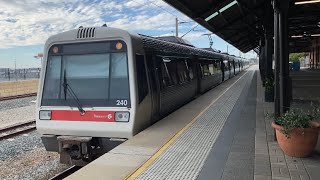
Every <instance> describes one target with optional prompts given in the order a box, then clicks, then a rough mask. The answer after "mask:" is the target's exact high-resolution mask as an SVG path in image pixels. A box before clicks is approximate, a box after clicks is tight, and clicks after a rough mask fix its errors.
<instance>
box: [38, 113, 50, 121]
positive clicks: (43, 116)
mask: <svg viewBox="0 0 320 180" xmlns="http://www.w3.org/2000/svg"><path fill="white" fill-rule="evenodd" d="M39 119H40V120H50V119H51V111H40V112H39Z"/></svg>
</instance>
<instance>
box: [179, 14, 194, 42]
mask: <svg viewBox="0 0 320 180" xmlns="http://www.w3.org/2000/svg"><path fill="white" fill-rule="evenodd" d="M191 22H192V21H188V22H187V21H179V19H178V18H177V17H176V37H179V24H185V23H191ZM182 37H183V36H182ZM182 37H181V38H182Z"/></svg>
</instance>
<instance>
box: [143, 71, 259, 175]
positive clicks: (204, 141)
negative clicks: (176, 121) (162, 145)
mask: <svg viewBox="0 0 320 180" xmlns="http://www.w3.org/2000/svg"><path fill="white" fill-rule="evenodd" d="M252 76H253V71H252V72H248V73H247V74H246V75H244V77H243V78H242V79H240V80H239V81H238V82H237V83H235V84H234V85H233V87H231V88H230V89H229V90H228V91H227V92H225V94H224V95H222V97H220V98H219V99H218V100H217V101H216V102H215V103H214V104H213V105H211V106H210V108H208V110H207V111H206V112H205V113H203V114H202V115H201V116H200V117H199V118H198V120H197V121H196V122H195V123H194V124H192V125H191V126H190V128H189V129H188V130H186V131H185V132H184V133H183V134H182V135H181V136H180V137H179V138H178V139H177V140H176V142H174V143H173V144H172V145H171V146H170V147H169V148H168V149H166V151H165V152H164V153H163V154H161V155H160V156H159V157H158V159H157V160H156V161H155V162H154V163H153V164H152V165H150V166H149V167H148V168H147V169H146V171H144V172H143V173H142V174H141V175H140V176H139V177H138V178H137V179H143V180H145V179H152V180H154V179H170V180H171V179H196V178H197V176H198V174H199V172H200V170H201V168H202V166H203V164H204V162H205V160H206V158H207V156H208V154H209V152H210V149H211V147H212V146H213V144H214V143H215V141H216V139H217V137H218V135H219V133H220V131H221V129H222V127H223V125H224V123H225V122H226V120H227V118H228V116H229V114H230V113H231V111H232V109H233V107H234V105H235V103H236V101H237V100H238V98H239V96H240V94H241V92H242V90H243V88H244V86H245V85H246V84H247V82H248V81H249V80H251V79H252Z"/></svg>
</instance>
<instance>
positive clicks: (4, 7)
mask: <svg viewBox="0 0 320 180" xmlns="http://www.w3.org/2000/svg"><path fill="white" fill-rule="evenodd" d="M176 17H178V19H179V21H184V22H188V23H183V24H180V25H179V36H182V35H183V34H184V33H185V32H187V31H189V30H190V29H191V28H193V27H194V26H196V25H197V23H195V22H193V21H192V20H191V19H189V18H188V17H187V16H185V15H183V14H182V13H180V12H179V11H177V10H175V9H174V8H172V7H171V6H169V5H167V4H166V3H165V2H163V1H161V0H81V1H79V0H14V1H12V0H1V6H0V27H1V31H0V39H1V43H0V67H10V68H12V67H14V65H15V63H16V65H17V67H18V68H30V67H40V60H39V59H36V58H34V56H35V55H37V54H38V53H42V52H43V44H44V43H45V41H46V39H47V38H48V37H49V36H51V35H53V34H57V33H60V32H63V31H67V30H70V29H75V28H78V27H79V26H85V27H87V26H101V25H102V24H104V23H107V25H108V26H111V27H116V28H122V29H126V30H129V31H134V32H137V33H141V34H146V35H150V36H164V35H173V34H174V32H175V18H176ZM205 33H209V31H208V30H206V29H205V28H203V27H201V26H198V27H196V28H195V31H191V32H190V33H188V34H187V35H186V36H184V38H185V39H187V40H189V41H190V42H191V43H192V44H194V45H195V46H197V47H209V40H208V37H207V36H205V35H203V34H205ZM212 39H213V48H215V49H218V50H221V51H226V49H227V45H228V47H229V48H228V49H229V52H230V53H231V54H234V55H239V51H238V50H237V49H236V48H234V47H233V46H231V45H230V44H228V43H226V42H225V41H223V40H222V39H221V38H219V37H217V36H216V35H212ZM241 55H242V56H245V57H247V58H251V57H255V56H256V55H255V54H254V53H252V52H249V53H247V54H241Z"/></svg>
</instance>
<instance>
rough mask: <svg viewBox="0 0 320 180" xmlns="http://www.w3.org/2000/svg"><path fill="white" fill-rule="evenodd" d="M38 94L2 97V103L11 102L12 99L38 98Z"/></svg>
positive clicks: (0, 99) (0, 98)
mask: <svg viewBox="0 0 320 180" xmlns="http://www.w3.org/2000/svg"><path fill="white" fill-rule="evenodd" d="M36 95H37V93H29V94H21V95H16V96H8V97H0V101H5V100H10V99H18V98H24V97H31V96H36Z"/></svg>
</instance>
